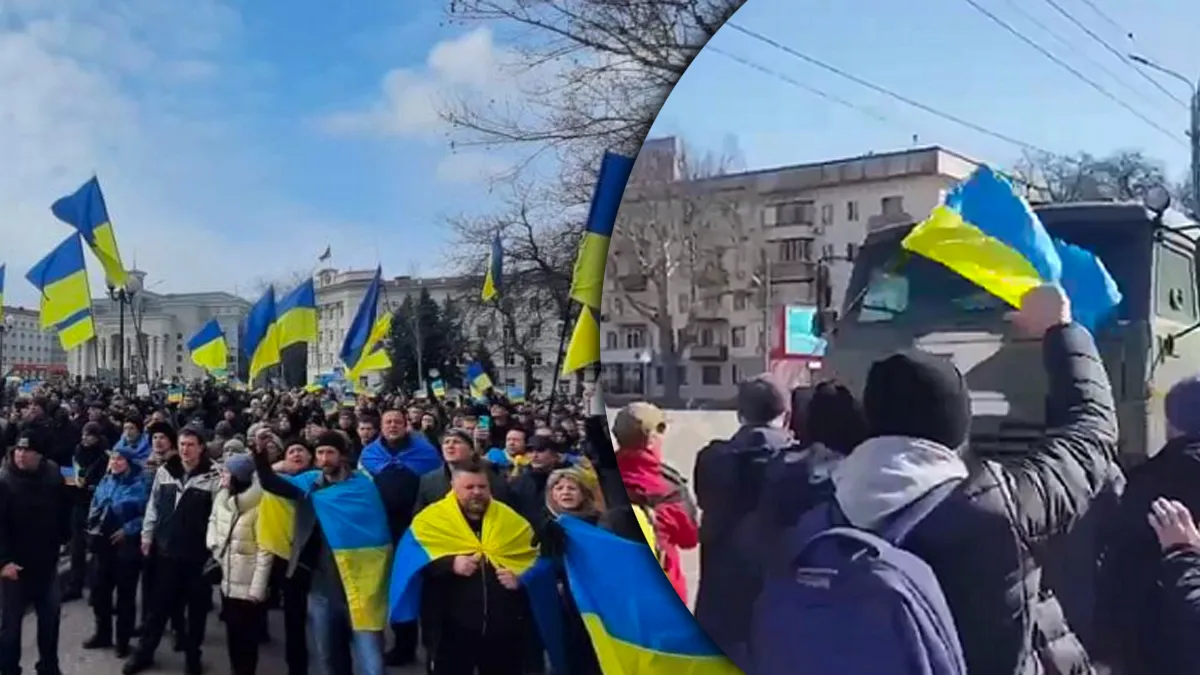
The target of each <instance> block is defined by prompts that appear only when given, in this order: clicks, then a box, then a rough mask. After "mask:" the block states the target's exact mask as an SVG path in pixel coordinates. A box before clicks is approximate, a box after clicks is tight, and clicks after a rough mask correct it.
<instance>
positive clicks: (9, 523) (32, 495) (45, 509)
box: [0, 457, 71, 586]
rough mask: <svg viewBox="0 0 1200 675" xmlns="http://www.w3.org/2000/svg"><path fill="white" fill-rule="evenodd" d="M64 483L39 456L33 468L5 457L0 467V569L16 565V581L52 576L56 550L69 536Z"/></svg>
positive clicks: (36, 581) (36, 580)
mask: <svg viewBox="0 0 1200 675" xmlns="http://www.w3.org/2000/svg"><path fill="white" fill-rule="evenodd" d="M68 505H69V501H68V498H67V487H66V484H65V483H64V482H63V478H62V474H61V473H59V470H58V465H56V464H55V463H54V462H51V461H50V460H47V459H43V460H42V461H41V463H40V464H39V465H38V467H37V469H35V470H33V471H22V470H19V469H17V468H16V467H15V466H14V465H13V462H12V459H11V457H9V458H7V459H5V460H4V463H3V465H2V466H0V567H3V566H4V565H7V564H8V563H16V564H17V565H20V566H21V567H22V570H21V574H20V580H21V581H22V582H27V583H31V584H33V585H35V586H37V585H38V584H41V583H47V582H50V581H52V580H55V579H57V573H58V552H59V548H60V547H61V546H62V544H64V543H65V542H66V541H68V540H69V539H70V536H71V517H70V509H69V508H68Z"/></svg>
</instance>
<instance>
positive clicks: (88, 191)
mask: <svg viewBox="0 0 1200 675" xmlns="http://www.w3.org/2000/svg"><path fill="white" fill-rule="evenodd" d="M50 212H51V213H53V214H54V217H55V218H58V219H59V220H61V221H62V222H64V223H66V224H68V225H70V226H71V227H73V228H75V229H76V230H77V231H78V232H79V234H80V235H81V236H82V237H83V240H84V241H85V242H87V245H88V248H90V249H91V250H92V253H93V254H94V255H95V256H96V258H97V259H98V260H99V261H100V265H101V266H102V267H103V268H104V281H105V283H106V284H108V285H109V286H110V287H112V288H124V287H125V282H126V280H127V279H128V274H127V273H126V271H125V267H124V265H123V264H122V263H121V252H120V249H118V248H117V235H116V233H114V232H113V226H112V220H111V219H110V218H109V217H108V207H107V206H105V204H104V193H103V192H101V191H100V180H99V179H97V178H96V177H95V176H93V177H92V178H91V179H90V180H88V181H87V182H86V183H84V184H83V185H82V186H81V187H80V188H79V189H78V190H76V191H75V193H74V194H70V195H67V196H66V197H63V198H61V199H59V200H58V201H56V202H54V204H52V205H51V206H50Z"/></svg>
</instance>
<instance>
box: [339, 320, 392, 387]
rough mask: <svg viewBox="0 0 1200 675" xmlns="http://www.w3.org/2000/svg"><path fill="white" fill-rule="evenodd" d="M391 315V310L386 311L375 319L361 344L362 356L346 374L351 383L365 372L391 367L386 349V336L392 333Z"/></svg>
mask: <svg viewBox="0 0 1200 675" xmlns="http://www.w3.org/2000/svg"><path fill="white" fill-rule="evenodd" d="M392 316H393V315H392V313H391V312H387V313H385V314H384V315H383V316H381V317H379V319H377V320H376V321H375V325H374V326H373V327H372V328H371V334H370V335H368V336H367V343H366V344H365V345H363V349H362V352H361V353H362V356H360V357H359V359H358V363H356V364H354V367H353V368H351V369H350V372H349V373H348V374H347V375H346V379H347V380H349V381H350V382H351V383H355V382H358V379H359V378H360V377H362V376H363V375H365V374H366V373H370V372H375V371H379V370H387V369H388V368H391V367H392V359H391V357H390V356H388V351H387V338H388V336H389V335H391V333H392Z"/></svg>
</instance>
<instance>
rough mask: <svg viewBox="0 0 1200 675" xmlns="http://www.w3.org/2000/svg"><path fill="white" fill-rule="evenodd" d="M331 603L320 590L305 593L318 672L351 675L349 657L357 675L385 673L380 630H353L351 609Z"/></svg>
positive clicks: (326, 674)
mask: <svg viewBox="0 0 1200 675" xmlns="http://www.w3.org/2000/svg"><path fill="white" fill-rule="evenodd" d="M339 605H340V603H337V604H335V603H333V602H330V600H329V598H328V597H326V596H325V595H323V594H321V593H315V592H314V593H309V594H308V633H309V635H311V636H312V638H313V651H314V652H315V653H314V654H313V656H314V657H316V658H315V659H314V662H315V663H314V665H315V666H316V672H317V673H319V675H352V670H351V668H350V660H351V657H352V658H353V663H354V664H355V665H357V666H358V668H357V671H358V675H385V673H384V666H383V631H365V630H353V629H351V627H350V610H349V608H347V607H346V606H344V605H342V606H339Z"/></svg>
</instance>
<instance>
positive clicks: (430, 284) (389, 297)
mask: <svg viewBox="0 0 1200 675" xmlns="http://www.w3.org/2000/svg"><path fill="white" fill-rule="evenodd" d="M374 275H375V271H374V270H336V269H323V270H320V271H318V272H317V273H316V277H315V286H316V292H317V293H316V294H317V342H316V343H315V344H310V345H309V346H308V378H309V381H310V382H311V381H313V380H314V379H315V378H316V377H317V376H318V375H319V374H324V373H331V372H334V371H335V370H336V369H337V368H339V367H344V364H342V362H341V358H340V352H341V349H342V342H343V341H344V340H345V338H346V331H347V330H349V328H350V323H351V322H352V321H354V314H355V312H357V311H358V306H359V304H360V303H362V299H363V296H364V295H366V292H367V287H368V286H369V285H370V284H371V279H372V278H373V277H374ZM479 284H480V282H479V280H478V279H473V278H470V277H427V278H418V277H412V276H400V277H393V278H391V279H386V280H385V281H384V284H383V292H382V293H381V294H380V298H379V310H378V311H380V312H385V311H394V310H396V309H398V308H399V307H400V306H401V304H403V302H404V299H405V298H406V297H409V296H411V297H412V298H413V300H414V301H415V300H416V299H417V297H418V296H419V295H420V294H421V292H422V291H425V290H428V291H429V295H430V297H432V298H433V300H434V301H435V302H437V303H438V304H439V305H440V304H442V303H444V302H445V301H446V300H447V299H448V298H467V297H469V296H471V295H473V294H478V293H479ZM464 304H469V303H464ZM397 320H403V317H399V318H398V319H397ZM465 320H466V322H467V325H466V326H465V330H466V331H467V332H468V336H469V337H470V338H472V339H474V340H478V341H480V342H482V343H483V344H484V345H486V346H487V348H488V350H489V351H490V352H491V353H492V354H493V356H494V358H495V360H496V367H497V370H498V371H499V372H498V373H497V376H498V378H499V379H500V381H499V382H497V383H496V384H497V386H502V385H503V386H512V385H522V386H524V382H523V380H524V364H523V363H522V362H521V361H520V360H519V359H518V358H517V357H516V356H515V355H514V354H511V353H510V354H508V355H507V359H505V358H504V356H503V355H504V345H503V342H502V340H501V332H500V327H499V325H493V323H494V322H493V320H492V317H491V316H490V315H489V314H487V313H474V314H471V313H468V314H467V316H466V317H465ZM560 328H561V322H554V323H553V324H551V323H547V324H546V325H544V326H542V327H541V328H540V329H537V330H534V331H527V332H526V333H525V334H526V335H531V336H533V337H531V339H533V340H534V344H533V345H530V347H532V349H531V350H530V351H531V354H532V355H533V367H532V371H533V381H532V382H531V383H530V385H531V386H530V391H531V392H537V391H542V392H548V391H549V388H550V386H551V384H550V383H551V380H552V379H553V376H554V366H555V361H556V356H557V348H558V342H557V336H558V334H559V330H560ZM447 384H448V385H449V386H451V387H456V386H458V384H459V383H457V382H452V383H447ZM565 384H566V383H564V385H565Z"/></svg>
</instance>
